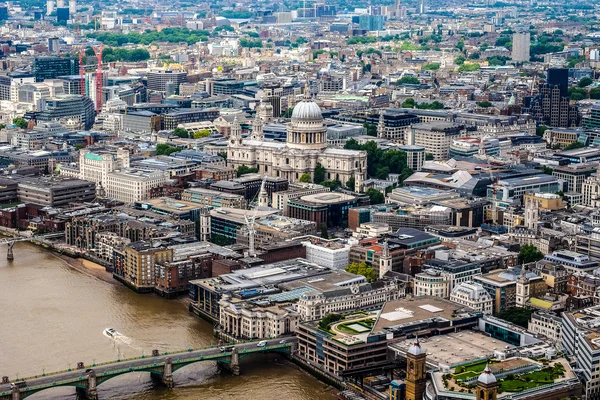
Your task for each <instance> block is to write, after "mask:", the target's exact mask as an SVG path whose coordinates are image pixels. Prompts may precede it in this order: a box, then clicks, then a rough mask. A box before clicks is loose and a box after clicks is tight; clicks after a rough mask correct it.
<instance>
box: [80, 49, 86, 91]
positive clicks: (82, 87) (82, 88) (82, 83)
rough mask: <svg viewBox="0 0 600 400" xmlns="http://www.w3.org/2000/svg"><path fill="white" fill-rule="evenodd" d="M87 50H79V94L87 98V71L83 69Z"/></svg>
mask: <svg viewBox="0 0 600 400" xmlns="http://www.w3.org/2000/svg"><path fill="white" fill-rule="evenodd" d="M84 53H85V49H81V50H79V92H80V93H81V95H82V96H85V69H84V68H83V54H84Z"/></svg>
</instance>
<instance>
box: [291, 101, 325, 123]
mask: <svg viewBox="0 0 600 400" xmlns="http://www.w3.org/2000/svg"><path fill="white" fill-rule="evenodd" d="M292 120H296V121H322V120H323V114H321V107H319V106H318V105H317V103H315V102H314V101H312V100H303V101H301V102H300V103H298V104H296V107H294V111H293V112H292Z"/></svg>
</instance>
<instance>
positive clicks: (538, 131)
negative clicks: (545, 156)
mask: <svg viewBox="0 0 600 400" xmlns="http://www.w3.org/2000/svg"><path fill="white" fill-rule="evenodd" d="M548 129H550V128H548V127H547V126H546V125H540V126H538V127H537V128H535V134H536V135H537V136H539V137H543V136H544V132H546V131H547V130H548Z"/></svg>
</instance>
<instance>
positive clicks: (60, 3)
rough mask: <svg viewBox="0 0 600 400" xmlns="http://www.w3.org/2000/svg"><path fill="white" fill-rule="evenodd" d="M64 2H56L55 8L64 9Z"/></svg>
mask: <svg viewBox="0 0 600 400" xmlns="http://www.w3.org/2000/svg"><path fill="white" fill-rule="evenodd" d="M64 7H65V0H56V8H64Z"/></svg>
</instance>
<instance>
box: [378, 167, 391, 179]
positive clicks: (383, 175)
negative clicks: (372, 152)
mask: <svg viewBox="0 0 600 400" xmlns="http://www.w3.org/2000/svg"><path fill="white" fill-rule="evenodd" d="M389 174H390V167H380V168H377V172H376V173H375V177H376V178H377V179H387V177H388V175H389Z"/></svg>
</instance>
